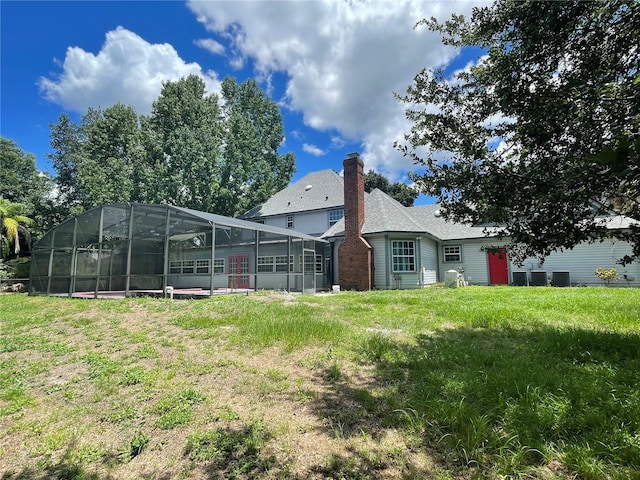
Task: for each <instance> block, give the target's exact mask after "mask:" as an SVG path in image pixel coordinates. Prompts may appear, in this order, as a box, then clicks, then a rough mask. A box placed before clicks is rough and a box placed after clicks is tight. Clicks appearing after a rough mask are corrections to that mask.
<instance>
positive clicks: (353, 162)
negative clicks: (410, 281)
mask: <svg viewBox="0 0 640 480" xmlns="http://www.w3.org/2000/svg"><path fill="white" fill-rule="evenodd" d="M342 166H343V168H344V242H343V243H342V245H341V246H340V250H339V252H338V262H339V263H338V272H339V280H340V287H341V288H342V289H343V290H371V288H372V286H373V266H372V261H373V249H372V248H371V245H369V243H368V242H367V241H366V240H365V239H364V238H362V225H364V162H363V161H362V160H361V159H360V155H358V154H357V153H350V154H349V155H347V158H346V159H345V160H344V162H343V163H342Z"/></svg>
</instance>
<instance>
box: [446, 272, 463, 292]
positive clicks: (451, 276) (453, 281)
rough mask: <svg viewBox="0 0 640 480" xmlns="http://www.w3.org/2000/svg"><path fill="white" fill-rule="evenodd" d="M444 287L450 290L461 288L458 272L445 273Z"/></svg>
mask: <svg viewBox="0 0 640 480" xmlns="http://www.w3.org/2000/svg"><path fill="white" fill-rule="evenodd" d="M444 286H445V287H448V288H458V287H459V286H460V282H459V281H458V271H457V270H447V271H446V272H444Z"/></svg>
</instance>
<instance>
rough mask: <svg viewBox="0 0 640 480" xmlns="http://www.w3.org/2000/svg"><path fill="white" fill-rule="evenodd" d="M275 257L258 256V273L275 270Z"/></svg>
mask: <svg viewBox="0 0 640 480" xmlns="http://www.w3.org/2000/svg"><path fill="white" fill-rule="evenodd" d="M273 260H274V259H273V257H258V273H271V272H273V268H274V263H273Z"/></svg>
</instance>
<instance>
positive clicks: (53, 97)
mask: <svg viewBox="0 0 640 480" xmlns="http://www.w3.org/2000/svg"><path fill="white" fill-rule="evenodd" d="M479 5H481V3H480V2H472V1H442V2H438V1H382V0H371V1H366V0H362V1H360V0H349V1H346V0H345V1H334V0H331V1H320V0H312V1H294V2H288V1H248V0H245V1H242V0H241V1H206V2H179V1H143V2H134V1H109V2H101V1H84V2H81V1H72V2H56V1H43V2H30V1H19V2H18V1H7V0H2V1H1V2H0V16H1V30H0V32H1V39H0V41H1V63H0V95H1V96H0V101H1V110H0V134H1V135H2V136H3V137H6V138H10V139H12V140H14V141H15V142H17V144H18V145H19V147H20V148H21V149H22V150H24V151H25V152H28V153H33V154H34V155H35V156H36V159H37V165H38V168H40V169H42V170H49V171H50V170H51V165H50V163H49V161H48V160H47V159H46V156H45V155H46V154H47V153H49V152H51V148H50V146H49V133H50V129H49V124H50V123H55V122H56V121H57V119H58V116H59V115H60V114H61V113H63V112H64V113H67V114H69V115H70V116H71V117H72V118H74V119H75V120H76V121H77V120H79V118H80V116H81V115H82V114H84V113H86V111H87V109H88V108H89V107H107V106H110V105H113V104H114V103H116V102H122V103H125V104H130V105H133V106H134V107H135V108H136V111H137V112H138V113H139V114H141V113H149V111H150V108H151V102H152V101H153V100H154V99H155V98H157V96H158V94H159V92H160V88H161V85H162V81H166V80H177V79H178V78H180V77H183V76H186V75H189V74H191V73H195V74H197V75H200V76H201V77H202V78H203V79H204V80H205V83H206V84H207V89H208V92H209V93H216V92H217V89H218V88H219V85H220V82H221V81H222V80H223V79H224V78H225V76H227V75H231V76H234V77H236V78H237V79H238V81H239V82H242V81H244V80H245V79H247V78H254V79H256V80H257V81H258V83H259V84H260V85H261V86H262V88H263V89H264V90H265V91H266V92H267V93H268V95H269V96H270V97H271V98H272V99H273V100H274V101H276V102H278V104H279V105H280V109H281V112H282V114H283V118H284V126H285V135H286V139H285V142H284V144H283V145H282V147H281V150H282V151H292V152H294V153H295V155H296V158H297V160H296V168H297V173H296V174H295V176H294V178H293V180H294V181H295V180H298V179H300V178H301V177H302V176H303V175H305V174H306V173H308V172H310V171H315V170H320V169H324V168H333V169H335V170H336V171H338V172H340V171H341V170H342V160H343V159H344V158H345V156H346V154H347V153H350V152H355V151H357V152H360V154H361V156H362V158H363V159H364V161H365V169H366V170H368V169H374V170H376V171H378V172H380V173H382V174H384V175H386V176H388V177H389V178H390V179H391V180H393V181H398V180H400V181H403V180H405V179H406V174H407V172H408V171H412V170H415V169H416V167H415V166H414V165H413V164H412V162H411V161H410V160H409V159H407V158H404V157H402V155H401V154H400V153H399V152H397V151H396V150H394V148H393V143H394V141H396V140H401V139H402V135H403V134H404V133H407V132H408V131H409V128H410V124H408V123H407V121H406V119H405V118H404V106H403V105H402V104H401V103H400V102H398V101H397V100H396V99H394V97H393V92H398V93H403V92H404V91H405V90H406V88H407V86H409V85H410V84H411V81H412V79H413V77H414V76H415V74H416V73H417V72H418V71H419V70H420V69H421V68H423V67H429V68H447V69H448V70H454V69H458V68H463V67H464V66H465V65H466V64H467V63H468V62H470V61H473V60H475V58H474V56H473V55H472V53H473V52H463V53H464V54H461V52H459V51H456V50H455V49H453V48H451V47H446V46H443V45H442V44H441V42H440V38H439V36H438V35H436V34H434V33H432V32H428V31H427V30H426V29H424V28H421V29H417V30H416V29H413V26H414V25H415V23H416V22H417V21H419V20H420V19H422V18H426V17H431V16H436V17H437V18H439V19H446V18H448V17H449V16H450V15H451V13H454V12H455V13H463V14H467V15H468V14H469V13H470V12H471V9H472V8H473V7H474V6H479ZM475 57H476V58H477V52H475ZM425 201H427V200H425V199H424V198H423V199H421V202H419V203H424V202H425Z"/></svg>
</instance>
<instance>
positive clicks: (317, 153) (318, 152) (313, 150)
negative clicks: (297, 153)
mask: <svg viewBox="0 0 640 480" xmlns="http://www.w3.org/2000/svg"><path fill="white" fill-rule="evenodd" d="M302 150H304V151H305V152H307V153H308V154H310V155H313V156H314V157H322V156H323V155H326V153H327V152H325V151H324V150H322V149H321V148H318V147H316V146H315V145H311V144H309V143H305V144H303V145H302Z"/></svg>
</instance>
